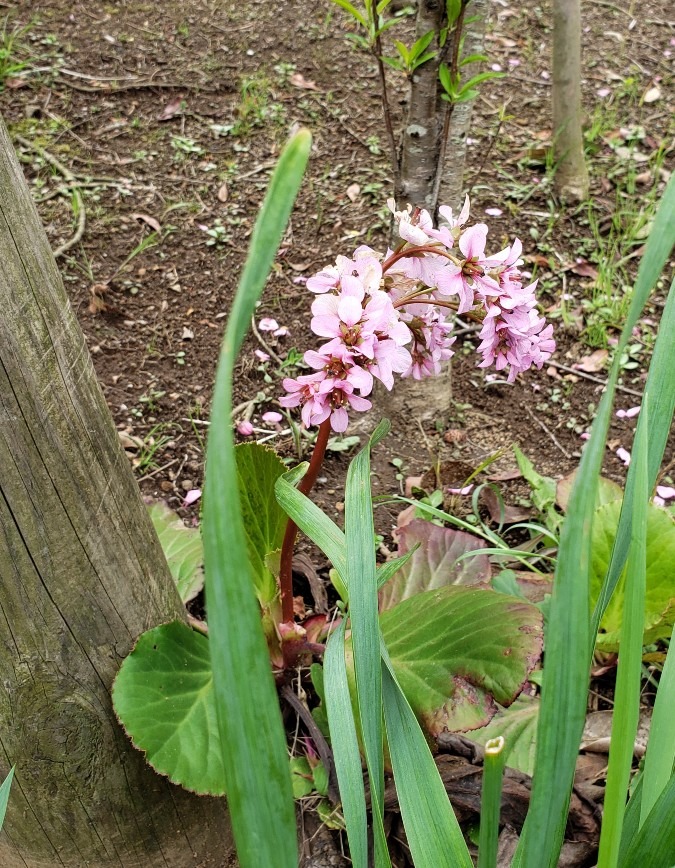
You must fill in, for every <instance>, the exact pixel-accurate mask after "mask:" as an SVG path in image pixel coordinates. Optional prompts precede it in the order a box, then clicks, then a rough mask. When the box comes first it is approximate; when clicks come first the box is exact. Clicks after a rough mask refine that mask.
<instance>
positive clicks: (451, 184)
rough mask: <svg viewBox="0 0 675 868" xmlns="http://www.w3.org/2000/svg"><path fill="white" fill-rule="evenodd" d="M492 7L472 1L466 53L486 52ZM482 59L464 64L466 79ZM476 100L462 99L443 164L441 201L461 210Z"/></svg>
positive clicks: (452, 122) (483, 1) (467, 17)
mask: <svg viewBox="0 0 675 868" xmlns="http://www.w3.org/2000/svg"><path fill="white" fill-rule="evenodd" d="M488 14H489V8H488V2H487V0H472V2H471V3H470V4H469V5H468V7H467V10H466V14H465V17H464V20H465V21H467V22H468V23H467V24H465V26H464V48H463V52H462V53H463V54H464V56H465V57H468V56H470V55H472V54H482V53H483V38H484V36H485V28H486V27H487V20H488ZM479 67H480V64H479V63H470V64H467V66H463V67H462V79H463V80H464V81H468V80H469V79H470V78H472V77H473V76H474V75H477V74H478V72H480V69H479ZM474 102H475V100H467V102H460V103H458V104H457V105H456V106H455V108H454V109H453V112H452V116H451V118H450V131H449V135H448V146H447V155H448V156H446V159H445V165H444V166H442V167H441V171H442V178H441V190H440V195H439V196H438V202H437V203H436V206H438V205H449V206H450V207H451V208H452V210H453V211H454V212H455V213H457V212H458V211H459V210H460V209H461V207H462V205H463V203H464V191H465V189H466V186H465V183H464V168H465V164H466V137H467V136H468V134H469V128H470V126H471V116H472V114H473V104H474Z"/></svg>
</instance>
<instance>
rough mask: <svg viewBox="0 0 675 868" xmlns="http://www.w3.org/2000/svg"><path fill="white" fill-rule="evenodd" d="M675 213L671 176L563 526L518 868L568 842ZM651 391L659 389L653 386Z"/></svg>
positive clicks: (543, 866)
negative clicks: (601, 578)
mask: <svg viewBox="0 0 675 868" xmlns="http://www.w3.org/2000/svg"><path fill="white" fill-rule="evenodd" d="M674 215H675V177H673V178H671V180H670V182H669V184H668V187H667V188H666V191H665V193H664V197H663V200H662V202H661V205H660V207H659V210H658V212H657V215H656V218H655V221H654V226H653V228H652V231H651V233H650V236H649V239H648V241H647V245H646V249H645V253H644V255H643V258H642V261H641V263H640V269H639V272H638V279H637V283H636V286H635V290H634V293H633V298H632V301H631V306H630V309H629V312H628V318H627V322H626V324H625V326H624V329H623V331H622V333H621V337H620V339H619V344H618V346H617V348H616V352H615V357H614V363H613V364H612V368H611V370H610V373H609V377H608V382H607V388H606V390H605V393H604V395H603V396H602V399H601V401H600V406H599V408H598V413H597V416H596V418H595V421H594V423H593V428H592V432H591V438H590V440H589V441H588V443H587V445H586V448H585V449H584V452H583V455H582V458H581V462H580V465H579V471H578V473H577V478H576V483H575V485H574V488H573V490H572V494H571V497H570V502H569V506H568V512H567V517H566V519H565V522H564V524H563V527H562V531H561V536H560V547H559V550H558V564H557V569H556V575H555V580H554V586H553V594H552V597H551V604H550V609H549V619H548V623H547V629H546V637H545V648H546V661H547V662H546V674H545V677H544V680H543V685H542V700H541V710H540V716H539V726H538V729H537V751H536V761H535V776H534V780H533V785H532V798H531V801H530V810H529V812H528V816H527V820H526V823H525V826H524V829H523V834H522V835H521V838H520V842H519V845H518V850H517V851H516V857H515V860H514V865H517V866H519V868H520V866H525V868H554V866H555V865H556V864H557V860H558V854H559V852H560V848H561V846H562V840H563V834H564V829H565V822H566V817H567V811H568V807H569V798H570V793H571V788H572V781H573V778H574V769H575V765H576V758H577V753H578V748H579V743H580V740H581V734H582V731H583V724H584V719H585V712H586V696H587V689H588V677H589V657H590V653H591V649H592V646H593V644H594V641H595V635H596V632H592V630H591V625H590V623H589V617H588V586H589V582H588V579H589V566H590V538H591V530H592V523H593V512H594V509H595V497H596V491H597V486H598V477H599V475H600V471H601V467H602V459H603V456H604V449H605V442H606V440H607V432H608V429H609V422H610V416H611V411H612V401H613V398H614V391H615V387H616V381H617V378H618V374H619V361H620V357H621V353H622V352H623V349H624V347H625V346H626V344H627V342H628V340H629V338H630V336H631V334H632V330H633V327H634V326H635V324H636V322H637V319H638V317H639V315H640V313H641V311H642V308H643V307H644V305H645V303H646V300H647V298H648V296H649V292H650V290H651V288H652V287H653V285H654V284H655V282H656V280H657V278H658V276H659V274H660V272H661V269H662V268H663V265H664V263H665V260H666V259H667V257H668V255H669V253H670V250H671V249H672V246H673V241H675V219H674ZM660 339H661V336H660V337H659V340H660ZM658 344H659V341H658V340H657V346H658ZM649 388H650V391H651V386H650V387H649ZM650 409H651V408H650ZM650 469H651V462H650ZM628 500H629V498H628V496H626V497H624V503H627V502H628ZM628 508H630V507H628ZM619 572H620V569H619ZM594 626H595V624H594Z"/></svg>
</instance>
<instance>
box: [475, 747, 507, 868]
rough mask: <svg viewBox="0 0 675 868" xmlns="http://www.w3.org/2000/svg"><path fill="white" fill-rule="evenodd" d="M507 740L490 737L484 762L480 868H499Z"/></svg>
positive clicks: (479, 852) (479, 846) (479, 840)
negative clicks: (498, 850) (500, 820)
mask: <svg viewBox="0 0 675 868" xmlns="http://www.w3.org/2000/svg"><path fill="white" fill-rule="evenodd" d="M504 744H505V742H504V739H503V738H502V737H501V736H498V737H497V738H491V739H490V740H489V741H488V742H486V744H485V760H484V763H483V792H482V793H481V801H480V832H479V839H478V868H497V844H498V841H499V816H500V814H501V808H502V783H503V780H504V778H503V775H504V762H505V760H506V753H505V751H504Z"/></svg>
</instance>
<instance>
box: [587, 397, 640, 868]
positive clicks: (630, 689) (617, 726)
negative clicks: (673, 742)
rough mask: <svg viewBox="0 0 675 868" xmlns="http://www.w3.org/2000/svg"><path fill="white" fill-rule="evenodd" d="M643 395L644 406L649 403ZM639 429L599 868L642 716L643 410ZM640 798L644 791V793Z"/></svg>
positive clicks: (612, 859) (616, 823) (612, 855)
mask: <svg viewBox="0 0 675 868" xmlns="http://www.w3.org/2000/svg"><path fill="white" fill-rule="evenodd" d="M646 397H647V396H646V395H645V404H647V403H648V402H647V400H646ZM642 414H643V423H644V424H643V425H642V427H641V428H640V430H639V431H638V432H637V437H636V440H635V444H634V447H633V462H634V464H635V466H636V483H635V500H634V503H633V527H632V533H631V542H630V549H629V553H628V564H627V566H626V585H625V590H624V606H623V619H622V625H621V654H620V655H619V665H618V668H617V677H616V690H615V702H614V714H613V716H612V743H611V746H610V750H609V767H608V771H607V786H606V787H605V800H604V805H603V818H602V832H601V835H600V851H599V855H598V866H600V868H614V866H615V865H616V864H617V859H618V856H619V848H620V845H621V829H622V826H623V817H624V811H625V807H626V794H627V792H628V782H629V780H630V772H631V766H632V763H633V748H634V745H635V736H636V734H637V727H638V718H639V715H640V675H641V670H642V634H643V632H644V610H645V586H646V579H647V506H648V502H649V487H648V485H647V453H648V446H649V437H648V430H649V429H648V427H647V426H648V417H647V411H646V409H645V408H643V410H642ZM643 798H644V791H643Z"/></svg>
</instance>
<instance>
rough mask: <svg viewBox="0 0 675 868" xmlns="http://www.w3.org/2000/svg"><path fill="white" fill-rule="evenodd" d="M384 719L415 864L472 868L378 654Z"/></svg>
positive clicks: (419, 736)
mask: <svg viewBox="0 0 675 868" xmlns="http://www.w3.org/2000/svg"><path fill="white" fill-rule="evenodd" d="M382 688H383V700H384V719H385V724H386V728H387V743H388V745H389V756H390V758H391V765H392V769H393V772H394V782H395V784H396V792H397V794H398V801H399V806H400V808H401V816H402V818H403V825H404V826H405V831H406V835H407V838H408V844H409V846H410V851H411V853H412V857H413V861H414V863H415V865H419V866H434V868H472V866H473V862H472V861H471V856H470V855H469V851H468V849H467V846H466V843H465V841H464V837H463V835H462V831H461V829H460V828H459V824H458V823H457V819H456V817H455V814H454V811H453V810H452V806H451V805H450V800H449V799H448V796H447V793H446V791H445V787H444V785H443V781H442V780H441V777H440V775H439V773H438V768H437V766H436V763H435V762H434V758H433V757H432V755H431V751H430V750H429V745H428V744H427V741H426V739H425V737H424V733H423V732H422V730H421V729H420V727H419V724H418V722H417V720H416V719H415V715H414V713H413V710H412V709H411V707H410V704H409V703H408V701H407V699H406V697H405V695H404V693H403V691H402V689H401V687H400V685H399V684H398V682H397V679H396V674H395V669H394V666H393V661H391V660H390V659H389V657H388V655H387V652H386V649H385V648H383V650H382Z"/></svg>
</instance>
